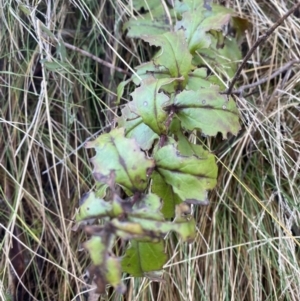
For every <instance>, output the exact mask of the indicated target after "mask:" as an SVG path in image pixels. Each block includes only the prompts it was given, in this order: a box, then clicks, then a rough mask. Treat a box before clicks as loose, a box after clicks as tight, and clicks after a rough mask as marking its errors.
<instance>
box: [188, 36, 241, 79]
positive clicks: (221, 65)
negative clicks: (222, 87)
mask: <svg viewBox="0 0 300 301" xmlns="http://www.w3.org/2000/svg"><path fill="white" fill-rule="evenodd" d="M211 39H212V41H213V42H212V44H211V46H210V48H209V49H200V50H199V51H197V52H198V53H199V54H200V55H198V56H195V57H194V59H193V64H195V65H203V64H207V63H208V64H209V65H210V67H211V68H212V69H213V70H215V72H216V73H217V74H223V75H225V76H226V78H228V79H230V78H232V77H233V76H234V74H235V72H236V70H237V63H238V62H239V61H240V60H241V58H242V55H241V51H240V49H239V47H238V45H237V43H236V41H235V39H231V40H229V39H228V38H225V40H224V47H223V48H219V49H217V43H218V41H217V39H216V38H214V37H213V36H212V37H211ZM202 57H203V58H205V59H204V60H203V59H202Z"/></svg>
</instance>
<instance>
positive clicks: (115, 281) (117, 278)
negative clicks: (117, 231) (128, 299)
mask: <svg viewBox="0 0 300 301" xmlns="http://www.w3.org/2000/svg"><path fill="white" fill-rule="evenodd" d="M105 272H106V273H105V277H106V280H107V282H108V283H109V284H110V285H112V286H113V287H114V288H115V289H116V290H117V292H118V293H119V294H123V293H125V291H126V287H125V285H124V284H123V283H122V280H121V277H122V271H121V260H120V258H117V257H112V256H108V257H107V260H106V271H105Z"/></svg>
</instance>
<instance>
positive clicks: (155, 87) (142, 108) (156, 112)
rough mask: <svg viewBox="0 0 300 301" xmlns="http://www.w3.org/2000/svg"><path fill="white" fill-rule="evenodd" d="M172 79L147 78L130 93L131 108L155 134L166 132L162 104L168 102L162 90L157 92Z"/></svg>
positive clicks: (165, 117)
mask: <svg viewBox="0 0 300 301" xmlns="http://www.w3.org/2000/svg"><path fill="white" fill-rule="evenodd" d="M172 81H174V79H170V78H164V79H159V80H157V79H155V78H148V79H145V80H144V81H143V82H142V85H141V86H140V87H138V88H136V89H135V90H134V92H133V93H131V96H132V99H133V101H132V103H131V104H130V108H131V110H135V112H134V113H136V114H138V115H139V116H141V117H142V119H143V122H144V123H145V124H146V125H148V126H149V127H150V128H151V129H152V130H153V131H154V132H155V133H157V134H166V130H167V128H166V125H165V121H166V119H167V117H168V114H167V113H166V111H165V110H164V109H163V106H164V105H165V104H166V103H167V102H168V100H169V97H168V96H167V95H166V94H164V93H163V92H160V93H159V92H158V91H159V89H160V87H161V86H163V85H167V84H169V83H171V82H172ZM133 108H134V109H133Z"/></svg>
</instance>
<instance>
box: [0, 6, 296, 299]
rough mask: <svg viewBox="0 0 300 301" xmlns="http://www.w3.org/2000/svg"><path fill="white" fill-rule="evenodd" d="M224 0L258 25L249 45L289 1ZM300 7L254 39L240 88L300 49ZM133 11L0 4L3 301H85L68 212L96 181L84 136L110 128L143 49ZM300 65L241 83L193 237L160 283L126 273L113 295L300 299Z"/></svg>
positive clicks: (83, 262) (82, 260)
mask: <svg viewBox="0 0 300 301" xmlns="http://www.w3.org/2000/svg"><path fill="white" fill-rule="evenodd" d="M220 2H221V1H220ZM222 2H223V3H224V2H226V3H225V4H226V5H227V6H229V7H233V8H234V9H235V10H236V11H237V12H239V13H240V14H241V15H242V16H245V17H246V18H247V19H249V20H250V21H251V23H252V27H251V29H250V30H249V31H248V32H247V39H246V42H245V44H244V45H243V46H244V48H249V47H251V45H253V44H254V42H255V41H256V39H257V38H258V37H259V36H260V35H261V34H262V33H264V32H265V31H266V30H267V29H268V28H269V27H270V26H271V25H272V24H273V23H274V22H275V21H276V20H278V18H279V17H280V16H282V15H283V14H284V13H285V12H286V11H287V10H288V9H289V8H290V7H291V6H292V4H293V3H294V1H287V0H285V1H281V0H270V1H264V0H261V1H258V0H248V1H238V0H235V1H234V0H231V1H222ZM299 15H300V12H297V14H296V15H293V16H291V17H290V18H288V19H287V20H286V21H285V22H284V24H282V25H281V26H280V27H279V28H278V29H277V30H276V31H275V32H274V34H273V35H272V36H271V37H270V38H269V39H268V41H267V42H266V43H264V44H263V45H261V47H259V49H257V51H256V52H255V53H254V54H253V56H252V58H251V61H249V62H248V64H247V69H246V70H245V72H244V73H243V76H242V78H241V80H240V81H239V83H238V85H237V87H239V86H240V85H243V84H248V83H253V82H255V81H257V80H259V79H261V78H264V77H268V76H270V75H271V74H272V73H273V72H274V71H276V70H277V69H278V68H280V67H281V66H283V65H285V64H286V63H287V62H289V61H291V60H293V59H298V58H299V57H300V54H299V40H298V39H299V37H300V19H299ZM125 17H126V14H125V11H124V9H123V7H122V5H121V2H120V1H109V0H106V1H93V0H91V1H73V2H69V1H64V0H57V1H55V2H51V1H40V2H35V3H29V2H13V1H1V2H0V41H1V48H0V87H1V88H0V101H1V106H0V120H1V127H0V149H1V152H0V193H1V196H0V198H1V200H0V206H1V208H2V209H1V212H0V213H1V216H0V227H1V245H0V249H1V259H2V260H1V266H0V280H1V286H0V300H9V298H10V297H9V296H8V293H13V292H14V291H17V292H18V293H19V294H23V295H22V296H21V297H19V299H18V300H24V301H25V300H58V301H69V300H79V299H75V297H76V295H78V294H79V292H80V291H81V290H82V289H83V287H84V283H85V280H84V272H85V268H86V266H87V265H88V258H87V255H86V254H84V253H83V252H79V248H80V243H81V242H82V241H84V240H85V237H83V235H82V234H80V233H77V232H73V231H72V230H71V228H72V226H73V222H72V218H73V217H74V213H75V209H76V207H77V206H78V199H79V196H80V195H81V194H82V193H84V192H86V191H88V190H89V189H91V188H92V186H93V185H94V182H93V179H92V178H91V172H90V166H89V163H88V162H89V161H88V158H89V157H90V156H91V153H87V151H86V150H84V149H83V148H82V145H83V143H84V142H85V141H86V139H88V138H90V137H91V136H92V135H93V134H94V133H96V132H99V131H101V130H104V131H105V130H107V129H108V128H109V127H110V126H111V122H112V121H113V119H114V118H113V117H114V116H115V115H116V114H117V109H116V108H114V106H113V103H114V100H115V99H116V96H115V93H116V86H117V84H118V83H119V82H120V81H121V80H123V79H124V78H125V77H126V74H125V73H126V72H130V66H131V67H133V66H135V65H136V64H137V63H139V62H141V61H144V56H145V57H148V56H149V53H147V49H145V48H143V47H140V46H141V45H140V44H139V42H137V43H136V44H134V43H133V42H132V41H129V40H127V39H124V37H123V36H122V35H121V33H120V26H121V21H122V19H124V18H125ZM62 41H64V42H66V43H68V44H70V45H73V46H75V47H77V48H76V49H74V48H73V49H70V47H64V46H63V45H64V44H63V43H62ZM67 46H68V45H67ZM80 50H84V51H86V52H88V53H90V54H91V55H95V56H97V57H98V58H101V59H102V60H103V61H105V62H108V63H109V64H108V65H107V64H106V66H105V65H103V64H99V63H98V62H95V60H93V58H92V57H91V56H86V53H84V52H82V51H80ZM137 53H139V54H140V55H138V54H137ZM41 60H45V61H46V62H47V63H46V67H47V68H44V67H43V65H42V64H41V63H40V61H41ZM116 67H117V68H120V69H121V70H119V69H117V68H116ZM122 70H124V71H125V73H124V72H123V71H122ZM299 70H300V68H299V66H298V65H294V66H293V67H292V68H290V69H289V70H288V71H287V72H285V73H283V74H281V75H279V76H278V77H276V78H275V79H272V80H270V81H267V82H266V83H264V84H263V85H261V86H259V87H256V88H253V89H251V90H250V91H245V92H244V94H243V96H242V97H239V98H237V101H238V105H239V107H240V109H241V112H242V121H243V124H244V126H243V130H242V131H241V133H240V135H239V136H238V137H237V138H234V137H233V138H232V139H229V140H228V141H229V143H228V141H221V140H218V141H217V140H216V139H211V140H208V141H207V145H208V146H209V147H210V149H211V150H212V151H215V150H216V151H215V153H216V156H217V158H218V160H219V170H220V172H219V182H218V187H217V189H215V190H214V191H213V192H212V193H211V196H210V200H211V205H210V206H209V207H206V208H196V209H195V214H196V216H197V220H198V234H199V235H198V236H197V239H196V241H195V242H194V243H193V244H192V245H187V244H186V245H183V244H179V243H177V242H176V240H171V241H170V243H169V245H168V250H167V251H168V253H169V254H170V256H171V259H170V261H169V262H168V264H167V265H166V273H165V276H164V279H165V283H163V284H162V285H159V284H157V283H153V282H151V281H149V280H146V279H127V280H126V282H127V284H128V292H127V294H126V296H125V297H122V296H118V295H115V294H114V293H110V295H109V296H108V297H107V298H104V299H105V300H162V301H164V300H174V301H176V300H178V301H179V300H212V301H216V300H235V301H239V300H249V301H250V300H251V301H252V300H253V301H257V300H287V301H289V300H295V301H297V300H299V298H300V297H299V296H300V283H299V282H300V280H299V279H300V277H299V274H300V267H299V240H298V239H297V238H296V237H295V236H293V235H300V228H299V227H298V226H300V216H299V206H298V203H299V160H300V159H299V158H300V156H299V150H300V146H299V142H300V134H299V132H300V124H299V108H300V106H299V91H300V89H299V78H300V71H299ZM220 141H221V142H220ZM217 142H218V144H217ZM220 143H221V144H220ZM11 246H12V247H13V248H11ZM12 267H17V270H16V271H13V270H12ZM20 273H21V274H23V273H24V276H22V278H21V280H20V281H19V280H18V279H15V278H14V277H13V275H15V274H17V275H21V274H20ZM22 283H23V284H24V288H22ZM15 285H18V287H17V288H15V287H14V286H15ZM15 300H17V298H15ZM82 300H84V299H83V298H82Z"/></svg>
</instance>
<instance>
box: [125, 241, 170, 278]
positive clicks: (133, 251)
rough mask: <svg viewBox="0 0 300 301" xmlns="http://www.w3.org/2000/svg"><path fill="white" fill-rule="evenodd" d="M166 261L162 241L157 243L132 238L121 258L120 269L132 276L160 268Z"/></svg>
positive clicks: (142, 274)
mask: <svg viewBox="0 0 300 301" xmlns="http://www.w3.org/2000/svg"><path fill="white" fill-rule="evenodd" d="M166 261H167V255H166V254H165V252H164V244H163V242H162V241H160V242H158V243H151V242H139V241H137V240H132V241H131V243H130V247H129V248H128V249H127V250H126V253H125V256H124V258H123V260H122V270H123V271H124V272H126V273H129V274H131V275H132V276H134V277H143V276H144V273H148V272H152V271H157V270H161V269H162V268H163V265H164V264H165V263H166Z"/></svg>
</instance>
